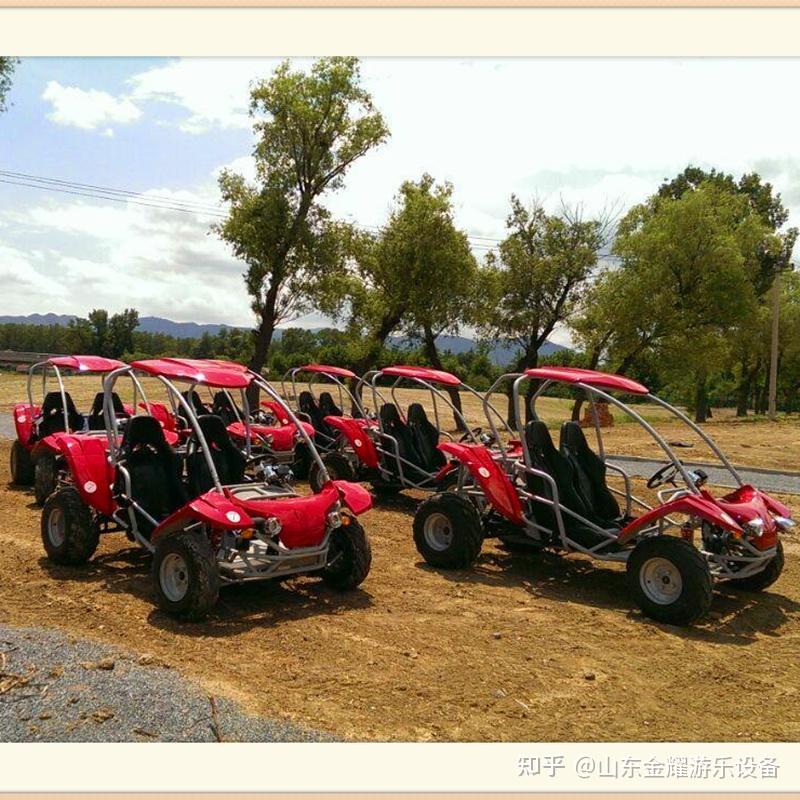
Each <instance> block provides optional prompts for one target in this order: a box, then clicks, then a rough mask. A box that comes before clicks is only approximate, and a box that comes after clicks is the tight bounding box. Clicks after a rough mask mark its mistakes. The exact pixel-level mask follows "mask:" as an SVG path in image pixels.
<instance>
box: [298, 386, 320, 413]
mask: <svg viewBox="0 0 800 800" xmlns="http://www.w3.org/2000/svg"><path fill="white" fill-rule="evenodd" d="M297 404H298V405H299V406H300V410H301V411H306V410H307V409H309V408H316V407H317V403H316V400H314V395H313V394H311V392H308V391H305V392H300V395H299V396H298V398H297Z"/></svg>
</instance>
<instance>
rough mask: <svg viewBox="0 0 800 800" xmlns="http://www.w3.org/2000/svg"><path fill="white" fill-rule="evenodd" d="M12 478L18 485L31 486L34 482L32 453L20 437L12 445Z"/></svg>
mask: <svg viewBox="0 0 800 800" xmlns="http://www.w3.org/2000/svg"><path fill="white" fill-rule="evenodd" d="M11 480H12V481H13V482H14V483H16V484H17V486H30V485H31V484H32V483H33V463H32V462H31V454H30V453H29V452H28V451H27V450H26V449H25V448H24V447H23V446H22V442H20V440H19V439H17V440H16V441H15V442H14V444H13V445H12V446H11Z"/></svg>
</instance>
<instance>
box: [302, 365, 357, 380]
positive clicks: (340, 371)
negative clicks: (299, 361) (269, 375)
mask: <svg viewBox="0 0 800 800" xmlns="http://www.w3.org/2000/svg"><path fill="white" fill-rule="evenodd" d="M292 371H293V372H320V373H322V374H323V375H324V374H326V373H327V374H328V375H336V377H337V378H357V377H358V376H357V375H356V374H355V372H352V371H351V370H349V369H345V368H344V367H329V366H327V365H326V364H306V365H305V366H302V367H297V368H296V369H294V370H292Z"/></svg>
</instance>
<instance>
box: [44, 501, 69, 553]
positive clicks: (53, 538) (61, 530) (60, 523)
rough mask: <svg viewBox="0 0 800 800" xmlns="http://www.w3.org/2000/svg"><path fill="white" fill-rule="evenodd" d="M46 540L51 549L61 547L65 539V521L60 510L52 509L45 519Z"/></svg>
mask: <svg viewBox="0 0 800 800" xmlns="http://www.w3.org/2000/svg"><path fill="white" fill-rule="evenodd" d="M47 538H48V539H49V540H50V543H51V544H52V545H53V547H61V546H62V545H63V544H64V541H65V540H66V538H67V532H66V520H65V519H64V512H63V511H62V510H61V509H60V508H54V509H52V510H51V511H50V515H49V516H48V517H47Z"/></svg>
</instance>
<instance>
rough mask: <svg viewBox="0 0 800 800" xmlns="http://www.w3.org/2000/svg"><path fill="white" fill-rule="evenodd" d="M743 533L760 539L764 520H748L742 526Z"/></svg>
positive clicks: (762, 533)
mask: <svg viewBox="0 0 800 800" xmlns="http://www.w3.org/2000/svg"><path fill="white" fill-rule="evenodd" d="M742 527H744V529H745V531H747V533H749V534H750V535H751V536H756V537H759V538H760V537H761V536H763V535H764V520H763V519H758V518H756V519H750V520H748V521H747V522H745V523H744V524H743V526H742Z"/></svg>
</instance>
